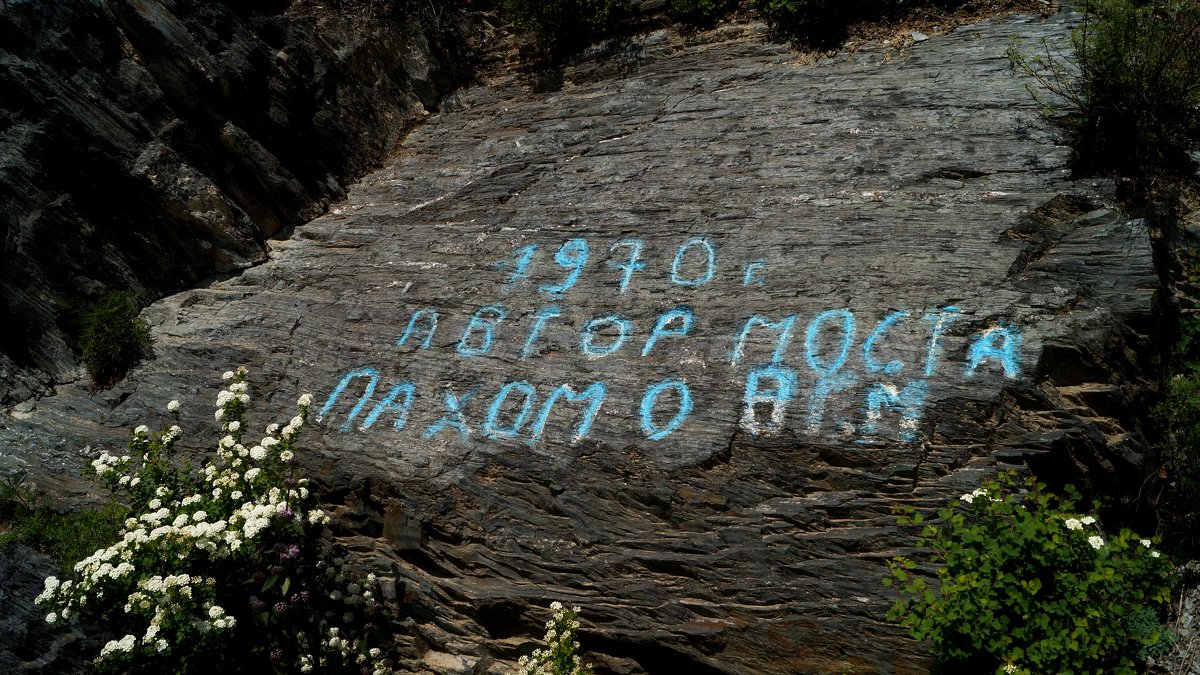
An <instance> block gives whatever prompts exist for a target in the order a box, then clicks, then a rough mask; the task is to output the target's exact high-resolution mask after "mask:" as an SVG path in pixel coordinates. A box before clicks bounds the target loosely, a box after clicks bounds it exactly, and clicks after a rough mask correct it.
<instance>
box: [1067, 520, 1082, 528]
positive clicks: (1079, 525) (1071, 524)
mask: <svg viewBox="0 0 1200 675" xmlns="http://www.w3.org/2000/svg"><path fill="white" fill-rule="evenodd" d="M1064 524H1065V525H1066V526H1067V529H1068V530H1082V529H1083V523H1081V522H1080V521H1079V519H1078V518H1067V520H1066V523H1064Z"/></svg>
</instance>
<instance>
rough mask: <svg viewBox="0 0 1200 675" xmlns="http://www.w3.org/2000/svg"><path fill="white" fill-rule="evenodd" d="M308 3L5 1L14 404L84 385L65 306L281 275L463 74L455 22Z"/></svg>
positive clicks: (2, 372) (7, 311)
mask: <svg viewBox="0 0 1200 675" xmlns="http://www.w3.org/2000/svg"><path fill="white" fill-rule="evenodd" d="M289 5H291V7H290V8H289ZM307 6H308V7H309V9H307V10H306V9H304V8H305V7H306V4H305V3H299V2H298V3H289V2H265V3H250V4H249V5H248V4H247V3H243V2H228V3H226V2H196V1H194V0H148V1H146V2H140V1H139V2H132V1H128V0H62V1H56V2H35V1H32V0H9V1H7V2H4V3H2V4H0V92H2V94H0V240H2V241H3V242H4V246H3V248H0V323H2V324H3V325H4V330H3V331H2V332H0V405H4V406H11V405H13V404H15V403H19V402H21V401H24V400H26V399H28V398H30V397H31V396H41V395H45V394H47V393H51V392H52V391H53V390H54V387H55V385H56V384H58V383H62V382H70V381H73V380H75V379H77V378H78V376H79V368H78V365H77V364H78V359H77V357H76V356H75V355H74V354H73V353H72V350H71V346H70V340H71V338H70V337H69V336H68V335H67V334H66V332H64V330H63V323H64V322H63V311H62V307H61V306H60V305H59V300H60V299H61V298H66V299H67V300H68V301H70V302H73V303H80V304H86V303H88V302H94V301H95V300H97V299H98V298H99V296H100V295H101V294H102V293H103V292H105V291H109V290H121V291H127V290H133V291H135V292H138V293H142V294H144V295H146V296H148V297H149V298H150V299H153V298H157V297H161V296H162V295H164V294H166V293H170V292H176V291H179V290H181V289H183V288H187V287H190V286H192V285H193V284H195V283H196V282H197V281H199V280H201V279H205V278H207V277H211V276H212V275H216V274H230V273H235V272H237V271H239V270H242V269H245V268H246V267H249V266H251V265H253V264H257V263H260V262H262V261H263V260H265V259H266V244H265V240H266V238H268V237H271V236H274V235H277V234H286V233H287V231H288V230H289V228H291V227H292V226H294V225H298V224H300V223H303V222H304V221H306V220H309V219H311V218H313V217H315V216H316V215H318V214H320V213H322V212H323V211H324V208H325V206H326V205H328V204H329V203H330V202H331V201H334V200H337V199H341V198H342V197H343V196H344V195H345V192H344V190H343V185H344V183H345V182H346V181H347V180H348V179H353V178H357V177H358V176H360V175H362V173H364V172H365V171H366V170H367V169H368V168H369V167H372V166H374V165H375V164H376V163H377V162H378V161H379V159H380V158H382V157H383V156H384V154H385V153H386V152H387V151H389V150H390V149H391V148H392V146H393V145H394V144H395V142H396V140H397V139H398V138H399V137H400V136H401V135H402V133H403V132H404V130H405V129H406V127H407V126H408V125H410V124H411V123H412V122H413V121H415V120H419V119H421V118H423V117H424V116H425V115H427V114H428V112H429V111H430V110H435V109H436V105H437V100H438V98H439V97H440V95H441V94H442V93H444V92H446V91H448V90H449V89H450V88H452V86H454V85H455V83H456V82H457V81H458V79H460V76H461V74H460V73H459V72H458V70H459V69H458V66H457V65H456V64H459V63H461V62H462V61H463V57H462V56H463V55H462V54H461V53H460V52H461V50H459V49H457V48H456V49H451V48H449V47H448V45H447V44H446V43H444V42H440V41H439V39H440V38H442V37H444V35H445V34H446V33H448V32H450V31H451V30H452V28H453V26H454V23H453V21H457V20H460V17H459V15H458V14H456V13H454V12H446V13H445V14H444V19H445V22H446V23H445V24H437V25H435V24H434V23H433V22H432V21H426V22H425V23H421V20H422V19H423V18H425V17H423V16H422V15H421V13H420V12H421V11H422V10H423V8H424V7H425V3H415V2H413V3H407V4H406V3H403V2H400V1H399V0H397V2H392V3H387V6H388V7H396V8H397V12H400V13H401V14H402V15H400V16H384V17H379V16H368V14H370V13H371V11H373V8H375V7H377V6H378V7H383V5H382V4H379V3H374V2H372V3H365V2H353V1H347V2H344V3H338V4H337V7H338V9H336V10H335V9H328V8H322V7H320V6H319V5H316V3H308V4H307ZM314 6H315V7H316V9H312V7H314ZM414 7H415V8H417V9H416V10H413V8H414ZM285 9H286V10H287V11H286V12H285V11H284V10H285ZM379 11H382V10H379ZM414 27H415V28H414ZM452 46H456V47H458V46H463V47H465V45H463V44H462V43H456V44H455V45H452Z"/></svg>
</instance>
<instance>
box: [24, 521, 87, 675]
mask: <svg viewBox="0 0 1200 675" xmlns="http://www.w3.org/2000/svg"><path fill="white" fill-rule="evenodd" d="M58 573H59V572H58V568H57V567H56V566H55V565H54V562H53V561H52V560H50V559H49V558H47V557H46V556H44V555H41V554H39V553H37V552H36V551H33V550H31V549H28V548H26V547H24V546H18V545H13V546H6V547H4V548H2V549H0V607H2V608H3V609H4V611H3V612H0V635H3V636H4V637H3V639H2V640H0V673H66V672H81V671H84V670H86V669H87V667H88V666H90V665H91V660H92V658H93V656H94V654H95V652H96V650H97V649H98V647H99V644H98V642H97V641H98V640H99V639H100V636H99V634H97V632H96V629H95V627H89V628H90V630H91V631H92V632H93V635H92V636H90V637H88V636H87V635H85V633H84V632H83V631H81V630H80V629H79V627H76V626H63V625H61V624H59V625H56V626H52V625H50V624H47V623H46V621H45V616H46V612H45V610H43V609H42V608H41V607H38V606H37V605H35V604H34V602H33V599H34V598H36V597H37V596H38V594H39V593H41V592H42V588H43V587H44V586H43V581H44V580H45V578H46V577H48V576H50V575H53V574H58ZM105 637H107V636H105Z"/></svg>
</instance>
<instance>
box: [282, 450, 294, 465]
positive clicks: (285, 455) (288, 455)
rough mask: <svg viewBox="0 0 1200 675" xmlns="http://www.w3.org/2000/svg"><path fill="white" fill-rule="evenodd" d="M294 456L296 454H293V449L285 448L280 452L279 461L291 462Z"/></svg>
mask: <svg viewBox="0 0 1200 675" xmlns="http://www.w3.org/2000/svg"><path fill="white" fill-rule="evenodd" d="M294 456H295V455H293V454H292V451H291V450H284V451H283V452H281V453H279V461H281V462H290V461H292V457H294Z"/></svg>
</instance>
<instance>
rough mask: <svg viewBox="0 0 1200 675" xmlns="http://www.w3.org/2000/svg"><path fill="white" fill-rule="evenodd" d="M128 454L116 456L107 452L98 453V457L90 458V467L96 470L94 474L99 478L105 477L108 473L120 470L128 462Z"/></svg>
mask: <svg viewBox="0 0 1200 675" xmlns="http://www.w3.org/2000/svg"><path fill="white" fill-rule="evenodd" d="M129 459H130V458H129V455H122V456H121V457H117V456H115V455H110V454H108V453H107V452H103V453H100V457H98V458H96V459H94V460H92V469H94V470H95V471H96V475H97V476H99V477H100V478H105V477H107V476H108V475H109V474H110V473H113V472H116V471H122V470H123V468H124V467H125V466H127V465H128V464H129Z"/></svg>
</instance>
